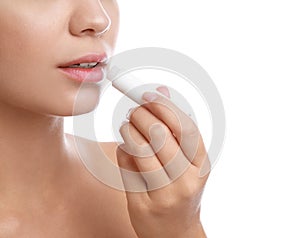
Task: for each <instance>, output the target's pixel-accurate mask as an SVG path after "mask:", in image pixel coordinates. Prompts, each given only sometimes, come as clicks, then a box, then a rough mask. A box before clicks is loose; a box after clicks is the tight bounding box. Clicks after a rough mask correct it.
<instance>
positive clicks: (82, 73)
mask: <svg viewBox="0 0 300 238" xmlns="http://www.w3.org/2000/svg"><path fill="white" fill-rule="evenodd" d="M107 61H108V59H107V55H106V54H105V53H103V54H89V55H86V56H83V57H80V58H78V59H75V60H72V61H70V62H67V63H64V64H62V65H59V66H58V68H59V69H60V70H61V71H63V73H65V74H66V75H67V76H68V78H71V79H73V80H75V81H77V82H99V81H101V80H102V79H103V77H104V67H105V66H106V65H107Z"/></svg>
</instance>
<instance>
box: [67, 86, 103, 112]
mask: <svg viewBox="0 0 300 238" xmlns="http://www.w3.org/2000/svg"><path fill="white" fill-rule="evenodd" d="M100 94H101V90H100V86H99V85H97V84H93V83H86V84H82V85H81V87H80V89H79V90H78V93H77V95H76V97H75V100H74V102H73V108H72V115H73V116H76V115H81V114H85V113H89V112H91V111H93V110H95V108H96V107H97V105H98V103H99V99H100Z"/></svg>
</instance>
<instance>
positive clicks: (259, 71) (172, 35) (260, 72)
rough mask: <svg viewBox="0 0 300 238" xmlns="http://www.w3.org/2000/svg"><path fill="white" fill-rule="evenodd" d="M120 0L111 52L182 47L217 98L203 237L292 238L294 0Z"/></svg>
mask: <svg viewBox="0 0 300 238" xmlns="http://www.w3.org/2000/svg"><path fill="white" fill-rule="evenodd" d="M119 2H120V3H119V4H120V10H121V29H120V35H119V43H118V47H117V50H116V53H118V52H122V51H124V50H129V49H132V48H137V47H145V46H159V47H166V48H170V49H173V50H176V51H179V52H181V53H184V54H186V55H188V56H190V57H192V58H193V59H195V60H196V61H197V62H198V63H199V64H200V65H201V66H202V67H203V68H204V69H205V70H206V71H207V72H208V73H209V75H210V76H211V78H212V79H213V80H214V82H215V84H216V86H217V88H218V90H219V92H220V94H221V96H222V98H223V102H224V106H225V110H226V119H227V128H226V141H225V144H224V148H223V151H222V155H221V157H220V159H219V161H218V163H217V165H216V166H215V167H214V169H213V171H212V173H211V176H210V179H209V181H208V183H207V187H206V190H205V193H204V196H203V200H202V222H203V225H204V227H205V230H206V232H207V235H208V237H210V238H214V237H215V238H218V237H230V238H247V237H249V238H250V237H251V238H253V237H262V238H266V237H272V238H275V237H289V238H293V237H295V238H299V237H300V226H299V225H300V205H299V203H300V192H299V189H300V186H299V183H300V166H299V160H300V153H299V147H300V146H299V135H300V126H299V122H300V113H299V101H300V94H299V90H300V86H299V83H298V82H299V76H300V67H299V65H300V46H299V45H300V33H299V30H300V27H299V24H300V14H299V12H300V7H299V6H298V4H299V1H296V0H295V1H292V0H285V1H283V0H281V1H277V0H272V1H270V0H251V1H245V0H228V1H224V0H209V1H203V0H186V1H182V0H180V1H179V0H151V1H149V0H148V1H146V0H122V1H121V0H120V1H119ZM66 122H67V125H66V130H70V128H71V126H70V125H71V121H70V118H69V119H68V120H66ZM108 123H110V122H108Z"/></svg>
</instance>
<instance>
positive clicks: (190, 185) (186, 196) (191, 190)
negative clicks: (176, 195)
mask: <svg viewBox="0 0 300 238" xmlns="http://www.w3.org/2000/svg"><path fill="white" fill-rule="evenodd" d="M199 188H200V184H199V183H198V182H197V183H196V182H192V181H189V182H187V183H185V184H184V186H183V189H182V191H181V198H182V199H183V200H190V199H192V198H194V197H196V196H197V195H198V194H199V192H200V189H199Z"/></svg>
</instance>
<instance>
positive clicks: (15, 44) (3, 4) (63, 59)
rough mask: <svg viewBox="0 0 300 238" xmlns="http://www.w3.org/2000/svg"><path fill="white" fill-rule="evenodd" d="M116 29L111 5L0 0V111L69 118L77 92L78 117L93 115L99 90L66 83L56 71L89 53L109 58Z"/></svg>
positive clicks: (100, 0) (108, 0) (108, 1)
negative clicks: (11, 108) (4, 108)
mask: <svg viewBox="0 0 300 238" xmlns="http://www.w3.org/2000/svg"><path fill="white" fill-rule="evenodd" d="M110 23H111V25H110V26H109V24H110ZM118 25H119V12H118V6H117V2H116V1H115V0H42V1H36V0H1V1H0V30H1V34H0V109H1V107H2V106H3V105H10V106H14V107H19V108H24V109H26V110H29V111H33V112H37V113H41V114H47V115H60V116H67V115H72V113H73V106H74V103H75V101H78V97H77V96H78V92H79V91H80V93H81V96H80V98H81V99H80V100H82V103H81V105H82V107H81V109H80V110H77V114H80V113H85V112H88V111H91V110H93V109H94V107H95V106H96V105H97V103H98V98H99V91H100V89H99V86H98V85H97V84H95V83H82V82H79V81H76V80H74V79H72V78H70V77H69V76H68V75H67V74H66V73H65V72H64V71H63V70H62V69H61V68H60V66H62V65H65V64H66V63H68V62H71V61H73V60H76V59H79V58H81V57H84V56H87V55H91V54H92V55H102V56H103V54H106V55H107V56H108V57H110V56H111V54H112V53H113V49H114V47H115V43H116V38H117V33H118ZM107 27H110V28H109V30H108V31H106V30H107ZM103 31H105V32H104V33H103V34H100V33H101V32H103ZM98 67H99V66H98ZM80 70H84V69H80ZM83 85H85V86H84V87H82V86H83ZM79 89H80V90H79Z"/></svg>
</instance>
